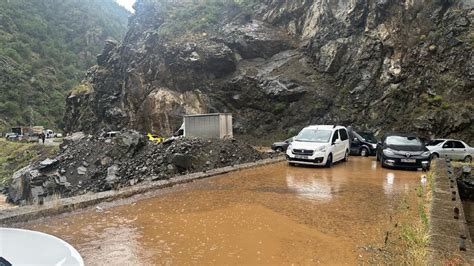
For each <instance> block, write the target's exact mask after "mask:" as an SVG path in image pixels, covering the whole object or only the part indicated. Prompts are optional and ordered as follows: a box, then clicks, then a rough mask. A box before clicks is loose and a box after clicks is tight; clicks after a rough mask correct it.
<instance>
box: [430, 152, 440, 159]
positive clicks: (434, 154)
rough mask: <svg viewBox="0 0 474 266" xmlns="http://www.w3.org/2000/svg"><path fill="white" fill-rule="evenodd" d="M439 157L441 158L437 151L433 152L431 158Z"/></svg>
mask: <svg viewBox="0 0 474 266" xmlns="http://www.w3.org/2000/svg"><path fill="white" fill-rule="evenodd" d="M438 158H439V154H437V153H433V154H431V160H433V159H438Z"/></svg>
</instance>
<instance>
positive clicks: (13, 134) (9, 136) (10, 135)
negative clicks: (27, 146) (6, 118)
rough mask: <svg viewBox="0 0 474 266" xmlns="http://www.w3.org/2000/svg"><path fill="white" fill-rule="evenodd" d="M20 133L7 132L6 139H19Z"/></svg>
mask: <svg viewBox="0 0 474 266" xmlns="http://www.w3.org/2000/svg"><path fill="white" fill-rule="evenodd" d="M18 136H19V135H18V134H17V133H6V134H5V139H6V140H12V141H13V140H18Z"/></svg>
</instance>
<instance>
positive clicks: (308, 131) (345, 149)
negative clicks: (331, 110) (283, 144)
mask: <svg viewBox="0 0 474 266" xmlns="http://www.w3.org/2000/svg"><path fill="white" fill-rule="evenodd" d="M349 147H350V143H349V135H348V134H347V129H346V128H345V127H342V126H327V125H324V126H323V125H320V126H309V127H305V128H303V129H302V130H301V131H300V133H299V134H298V136H296V137H295V138H294V141H293V142H292V143H291V145H290V146H289V147H288V149H287V151H286V158H287V160H288V163H289V164H290V165H294V164H307V165H320V166H327V167H331V165H332V164H333V163H335V162H338V161H341V160H343V161H347V159H348V157H349Z"/></svg>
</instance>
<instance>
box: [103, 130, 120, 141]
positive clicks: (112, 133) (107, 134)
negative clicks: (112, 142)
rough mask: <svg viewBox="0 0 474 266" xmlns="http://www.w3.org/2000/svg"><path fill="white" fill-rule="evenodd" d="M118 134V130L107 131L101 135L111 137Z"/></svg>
mask: <svg viewBox="0 0 474 266" xmlns="http://www.w3.org/2000/svg"><path fill="white" fill-rule="evenodd" d="M118 135H120V131H109V132H107V133H104V135H103V137H104V138H109V139H111V138H115V137H117V136H118Z"/></svg>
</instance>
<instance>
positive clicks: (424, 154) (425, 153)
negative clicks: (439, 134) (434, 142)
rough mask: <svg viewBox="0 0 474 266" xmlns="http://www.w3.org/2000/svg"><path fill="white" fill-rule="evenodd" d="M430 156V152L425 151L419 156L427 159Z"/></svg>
mask: <svg viewBox="0 0 474 266" xmlns="http://www.w3.org/2000/svg"><path fill="white" fill-rule="evenodd" d="M430 154H431V153H430V151H425V152H423V153H422V154H421V156H423V157H428V156H430Z"/></svg>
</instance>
